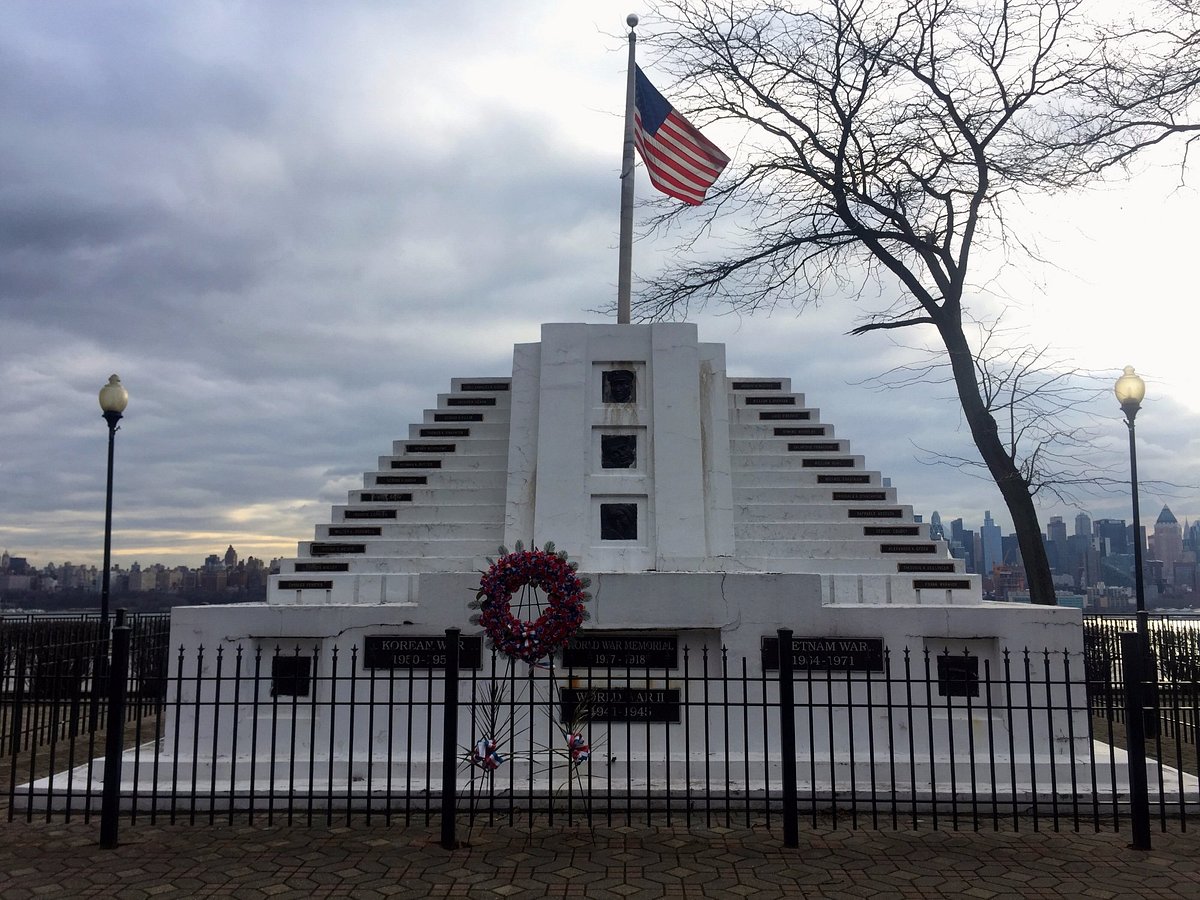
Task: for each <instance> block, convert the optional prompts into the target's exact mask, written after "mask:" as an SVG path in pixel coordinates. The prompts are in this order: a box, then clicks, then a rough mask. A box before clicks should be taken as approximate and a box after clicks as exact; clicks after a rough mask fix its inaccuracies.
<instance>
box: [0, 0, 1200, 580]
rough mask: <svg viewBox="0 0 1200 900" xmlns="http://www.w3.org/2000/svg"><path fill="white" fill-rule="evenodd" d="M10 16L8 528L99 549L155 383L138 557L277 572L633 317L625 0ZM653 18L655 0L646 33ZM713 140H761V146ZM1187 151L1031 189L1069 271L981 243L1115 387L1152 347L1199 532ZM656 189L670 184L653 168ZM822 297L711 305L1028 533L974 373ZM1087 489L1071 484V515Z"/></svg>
mask: <svg viewBox="0 0 1200 900" xmlns="http://www.w3.org/2000/svg"><path fill="white" fill-rule="evenodd" d="M447 10H449V11H450V13H451V14H450V15H446V12H447ZM434 11H436V12H437V15H433V14H432V13H433V12H434ZM6 12H8V13H9V15H8V16H7V21H6V28H5V31H4V34H3V35H0V53H3V55H4V58H5V59H6V61H7V66H8V68H7V70H6V71H7V73H8V77H9V81H10V83H11V85H12V86H13V88H14V89H13V90H10V91H7V92H3V96H2V98H0V116H2V117H3V121H4V123H5V126H6V127H5V133H6V143H5V146H4V148H3V149H2V150H0V154H2V161H3V162H4V163H5V165H6V167H7V171H8V172H9V173H10V176H9V178H8V179H7V185H8V187H7V188H6V191H7V193H6V197H7V198H8V199H9V202H8V203H7V204H5V207H4V212H3V213H0V217H2V218H3V221H4V226H5V227H3V228H0V266H2V267H3V269H2V270H3V271H4V272H5V279H4V284H5V287H4V289H3V290H0V376H3V379H4V383H5V385H6V386H7V390H6V391H4V392H0V420H3V421H4V423H5V433H6V440H5V441H4V442H2V443H0V548H3V547H7V548H8V549H9V551H10V552H12V553H13V554H15V555H23V556H26V557H30V558H35V559H44V560H50V559H60V560H62V559H71V560H73V561H77V562H79V563H82V562H86V561H94V562H95V563H98V562H99V560H100V556H101V548H102V540H103V509H104V475H105V471H104V464H105V457H104V454H105V441H106V430H105V426H104V423H103V420H102V419H101V418H100V414H99V408H98V406H97V403H96V392H97V391H98V390H99V388H100V387H101V385H103V384H104V383H105V381H106V380H107V378H108V376H109V375H110V374H111V373H114V372H115V373H117V374H119V375H120V376H121V378H122V380H123V382H124V383H125V385H126V387H127V388H128V389H129V392H130V404H129V408H128V409H127V411H126V414H125V419H124V420H123V421H122V423H121V430H120V431H119V433H118V434H117V438H116V461H115V494H114V507H113V559H114V561H117V562H120V563H122V564H123V565H128V564H129V563H131V562H132V561H133V560H134V559H139V558H140V559H143V560H145V559H155V560H165V561H174V560H178V561H181V562H182V561H186V560H188V559H194V558H197V557H199V558H203V556H204V555H206V554H207V553H208V552H211V547H212V546H213V545H215V544H218V543H220V544H221V545H222V546H224V544H225V543H228V542H232V543H234V544H235V545H236V546H238V547H244V548H245V552H246V553H249V554H252V555H255V556H259V557H261V558H267V559H269V558H272V557H277V556H289V555H292V554H294V552H295V545H296V543H297V542H298V541H301V540H306V539H309V538H311V536H312V530H313V525H314V523H316V522H318V521H322V520H323V519H324V518H326V517H327V513H328V509H329V507H331V506H333V505H335V504H338V503H341V502H343V501H344V499H345V497H346V493H347V491H349V490H351V489H353V488H354V487H357V486H359V484H360V482H361V474H362V472H363V471H365V470H368V469H370V468H372V466H373V461H374V459H375V458H376V457H377V456H379V455H381V454H383V453H386V452H387V449H388V447H389V445H390V442H391V441H392V440H393V439H396V438H402V437H404V436H406V434H407V426H408V424H409V423H410V422H414V421H418V420H419V419H420V418H421V410H422V409H424V408H425V407H429V406H433V405H435V398H436V395H437V393H438V392H444V391H445V390H447V389H448V386H449V383H450V379H451V378H452V377H455V376H474V375H481V376H495V375H507V374H508V373H509V372H510V370H511V359H512V346H513V344H515V343H519V342H528V341H535V340H537V339H538V326H539V323H541V322H545V321H589V322H597V321H603V320H604V319H605V318H606V315H604V314H601V313H597V312H595V310H602V309H604V308H605V307H606V305H608V304H609V303H611V301H612V299H613V298H614V297H615V284H616V274H617V273H616V269H617V264H616V258H617V253H616V235H617V227H618V222H617V210H618V193H619V192H618V182H619V168H620V148H621V127H622V125H621V104H622V98H623V96H624V70H625V41H624V37H623V31H624V27H623V23H624V20H625V15H626V13H628V12H629V10H628V9H627V8H626V6H624V5H620V4H616V3H614V2H608V0H604V2H599V3H595V4H588V5H586V8H583V7H581V6H580V5H563V4H554V3H551V2H549V0H546V2H533V0H523V2H521V3H519V4H513V5H505V6H503V8H497V7H495V6H494V5H489V4H484V3H481V2H478V3H477V2H455V3H453V4H450V5H449V6H447V5H445V4H443V5H439V6H437V7H434V6H432V5H431V6H430V12H431V15H428V16H421V15H414V14H413V12H412V10H411V9H399V8H395V7H394V6H392V5H389V4H380V3H371V2H355V3H350V4H345V5H339V6H338V7H337V8H329V7H326V6H324V5H317V4H311V5H310V4H282V3H269V2H266V3H262V4H255V5H253V6H249V7H238V8H236V10H230V9H229V8H227V7H223V6H222V5H220V4H210V3H206V2H197V3H194V4H179V5H176V4H170V5H164V4H149V3H148V4H145V5H139V4H137V3H130V4H129V5H128V13H127V14H122V15H115V14H114V13H113V11H112V8H111V7H109V6H107V5H105V4H101V3H97V2H91V0H80V2H77V3H72V4H70V5H64V4H42V3H13V4H11V5H10V6H9V7H7V8H6ZM654 29H655V22H654V20H653V17H652V16H644V17H643V22H642V25H641V26H640V28H639V30H640V32H641V33H643V34H645V35H652V34H653V33H654ZM643 62H644V64H645V66H646V67H647V69H648V71H650V70H653V68H654V60H653V59H652V58H651V57H650V56H647V57H646V58H645V59H644V60H643ZM656 85H657V86H658V87H659V88H660V89H661V90H663V91H664V92H665V93H666V94H667V95H670V92H671V91H670V89H671V84H670V82H669V80H663V81H662V83H661V84H660V83H659V82H658V81H656ZM706 133H708V132H707V131H706ZM711 136H712V137H713V139H714V140H715V141H716V142H717V143H718V144H719V145H720V146H722V147H724V148H726V149H727V150H728V151H730V155H732V156H733V157H734V163H735V164H736V163H737V162H738V160H739V159H744V158H745V153H746V150H745V148H743V147H742V145H741V135H740V134H738V133H736V132H731V131H729V130H728V127H727V126H723V125H721V124H717V125H716V126H714V128H713V130H712V132H711ZM80 147H87V148H88V153H86V154H80V153H79V152H78V148H80ZM1176 159H1177V157H1176V156H1175V155H1172V154H1171V153H1169V152H1167V151H1164V152H1163V153H1161V154H1159V155H1158V156H1157V157H1155V158H1154V159H1152V160H1150V161H1149V162H1148V163H1146V164H1144V165H1143V167H1142V168H1140V169H1139V170H1138V171H1137V172H1136V173H1134V174H1135V180H1134V181H1132V182H1130V183H1129V184H1127V185H1126V184H1112V185H1108V186H1106V187H1104V188H1103V189H1101V190H1097V191H1093V192H1091V193H1088V194H1081V195H1066V196H1060V197H1055V198H1046V197H1037V196H1031V197H1028V198H1024V205H1023V206H1017V207H1014V209H1013V210H1012V211H1011V215H1012V218H1011V220H1010V224H1011V225H1012V226H1013V228H1014V229H1016V230H1017V232H1018V233H1020V234H1021V238H1022V240H1023V241H1027V242H1030V243H1032V244H1033V245H1034V246H1035V248H1036V249H1037V251H1038V252H1040V253H1041V254H1042V255H1043V256H1044V257H1045V258H1046V259H1047V260H1048V262H1046V263H1044V264H1043V263H1038V262H1035V261H1033V260H1032V259H1031V258H1029V257H1027V256H1025V255H1023V254H1019V253H1017V252H1016V248H1015V247H1013V248H1010V249H1011V250H1012V251H1013V253H1012V257H1013V258H1010V256H1009V254H1008V253H1007V252H1006V251H1004V250H1003V249H1002V248H999V249H997V248H992V249H990V250H989V249H987V248H983V247H981V248H980V250H981V252H980V254H979V255H978V256H977V265H978V268H977V270H976V277H975V283H976V285H977V287H976V288H975V289H974V291H973V297H972V302H973V303H974V304H975V306H976V309H977V311H978V312H979V314H980V315H985V316H987V315H992V314H994V313H996V312H997V311H999V310H1001V309H1003V310H1004V311H1005V324H1006V325H1011V326H1013V327H1017V328H1021V327H1024V328H1027V329H1028V331H1027V334H1028V339H1029V340H1030V341H1031V342H1033V343H1035V344H1039V345H1041V344H1047V345H1049V346H1050V347H1051V350H1052V352H1051V354H1050V356H1051V357H1053V358H1060V357H1061V358H1064V359H1066V360H1068V361H1069V364H1070V365H1072V366H1075V367H1078V368H1080V369H1083V370H1086V371H1088V372H1090V373H1093V374H1094V375H1095V379H1096V380H1095V383H1096V384H1099V385H1100V386H1101V387H1103V386H1105V385H1111V383H1112V382H1113V381H1115V379H1116V377H1117V376H1118V375H1119V374H1120V371H1121V367H1122V366H1124V365H1126V364H1132V365H1134V366H1136V367H1137V369H1138V371H1139V372H1141V373H1142V374H1143V375H1144V377H1145V378H1146V380H1147V384H1148V396H1147V400H1146V403H1145V407H1144V410H1143V412H1142V413H1141V415H1140V416H1139V418H1138V436H1139V468H1140V474H1141V477H1142V479H1143V492H1142V498H1141V502H1142V506H1143V509H1145V510H1146V511H1147V515H1149V511H1150V510H1152V509H1153V510H1157V509H1159V508H1160V507H1161V505H1162V504H1163V503H1167V504H1169V505H1170V506H1171V507H1172V509H1173V510H1175V512H1176V514H1177V515H1178V516H1179V517H1180V520H1181V521H1182V520H1183V519H1185V518H1187V519H1189V520H1194V519H1195V518H1197V517H1200V503H1196V502H1195V498H1200V490H1197V489H1196V488H1195V487H1194V486H1195V485H1198V484H1200V454H1197V453H1196V452H1195V447H1196V441H1197V436H1198V435H1200V427H1198V425H1200V396H1197V395H1196V394H1195V392H1194V391H1192V390H1191V381H1192V379H1191V376H1190V370H1189V366H1188V362H1189V361H1190V355H1189V353H1188V350H1189V349H1190V347H1189V343H1188V336H1189V330H1188V329H1186V328H1181V327H1177V318H1178V316H1179V313H1178V312H1177V310H1178V309H1181V308H1186V304H1181V303H1180V300H1181V298H1184V297H1186V296H1188V295H1190V290H1191V289H1190V287H1189V286H1190V283H1191V273H1190V267H1189V266H1188V262H1189V260H1190V258H1191V252H1192V251H1191V248H1190V243H1189V242H1190V233H1191V228H1190V222H1189V219H1187V218H1185V216H1187V215H1188V213H1189V212H1190V209H1191V208H1192V206H1194V201H1195V194H1194V191H1193V190H1192V188H1191V187H1190V186H1189V185H1188V184H1187V178H1186V175H1181V173H1180V172H1179V170H1178V169H1176V168H1175V166H1174V163H1175V162H1176ZM1181 178H1182V181H1183V183H1182V184H1181V183H1180V181H1181ZM637 185H638V186H637V192H638V196H639V198H641V199H642V200H648V199H650V198H651V196H652V195H651V192H650V188H649V186H648V183H647V181H646V179H645V176H644V173H642V172H641V171H640V166H639V174H638V175H637ZM649 215H650V213H649V212H647V211H644V210H642V211H639V212H638V214H637V218H638V221H639V223H641V225H642V226H643V229H644V227H645V225H646V223H647V222H648V218H649ZM716 237H717V238H718V239H719V236H716ZM673 252H674V246H673V243H672V240H671V237H670V235H660V236H647V237H645V238H643V239H640V240H639V241H637V243H636V246H635V251H634V270H635V282H637V281H639V280H644V279H648V278H652V277H653V276H654V275H655V274H656V272H658V271H659V270H660V269H661V262H662V260H663V259H664V258H665V257H667V256H668V255H669V254H671V253H673ZM695 252H703V251H702V248H699V249H697V250H696V251H695ZM1146 260H1153V261H1154V264H1153V265H1152V266H1151V265H1147V264H1146V263H1145V261H1146ZM876 289H877V290H879V291H880V292H885V293H886V292H887V291H888V290H890V289H889V288H888V287H887V286H886V285H885V286H880V287H878V288H874V287H871V288H869V289H868V290H871V291H874V290H876ZM635 290H636V283H635ZM821 300H822V303H821V305H820V306H819V307H818V308H812V309H808V310H806V311H805V312H804V314H803V315H801V316H799V317H796V316H795V315H793V314H792V311H791V310H790V309H789V308H781V309H780V310H779V311H777V312H776V314H775V315H773V316H770V317H766V316H762V317H755V318H745V319H743V318H738V317H736V316H732V315H717V314H715V313H714V312H712V311H697V312H696V313H695V314H694V315H693V316H692V317H691V318H692V320H693V321H696V322H697V324H698V326H699V329H700V337H701V339H702V340H705V341H712V342H723V343H725V344H726V345H727V359H728V364H729V371H730V373H731V374H733V375H738V376H742V375H758V376H771V377H774V376H783V377H789V378H791V379H792V381H793V384H794V385H795V386H796V388H797V389H798V390H800V391H804V392H805V393H806V394H807V395H808V396H809V398H810V400H811V402H812V403H813V405H815V406H817V407H819V408H821V409H822V411H823V413H824V415H825V418H826V419H827V420H828V421H829V422H831V423H833V424H834V426H835V427H836V429H837V434H838V436H839V437H842V438H846V439H848V440H850V442H851V446H852V447H853V448H854V450H855V452H858V453H862V454H864V455H865V456H866V459H867V465H868V467H869V468H872V469H878V470H879V471H881V472H882V473H883V475H884V476H885V477H889V478H891V479H892V481H893V483H894V484H895V486H896V487H897V489H898V492H899V501H900V502H901V503H905V504H910V505H912V506H914V508H915V509H916V510H917V511H918V512H919V513H921V514H923V515H925V516H928V515H929V514H931V513H932V511H933V510H942V511H945V512H947V513H949V512H953V513H954V514H955V515H956V516H962V517H963V518H965V519H967V520H969V521H972V522H975V523H977V524H978V523H979V522H981V521H982V519H983V513H984V511H985V510H991V513H992V515H993V517H994V518H995V519H996V521H997V523H999V524H1000V526H1001V527H1002V528H1003V529H1005V531H1006V532H1007V530H1008V529H1009V528H1010V523H1009V522H1008V517H1007V512H1006V511H1005V510H1004V506H1003V503H1002V502H1001V500H1000V498H999V495H998V492H997V491H996V489H995V487H994V485H992V484H991V483H990V482H988V481H987V480H986V478H983V479H980V478H973V477H971V476H970V475H969V474H967V473H964V472H962V471H958V470H955V469H952V468H947V467H944V466H933V465H929V464H928V463H929V462H930V460H931V458H934V457H938V456H941V457H945V458H955V457H972V456H974V453H975V451H974V449H973V447H972V446H971V443H970V439H969V435H968V433H967V430H966V428H965V426H964V425H963V423H962V422H961V414H960V412H959V410H958V407H957V404H956V402H955V401H954V399H953V397H952V392H951V391H950V390H949V389H948V388H947V387H946V386H945V385H937V384H928V383H926V384H921V385H918V386H915V387H910V388H905V389H896V390H879V389H878V385H876V384H874V383H873V382H872V380H871V379H873V378H875V377H876V376H879V375H881V374H882V373H884V372H886V371H887V370H889V369H891V368H893V367H896V366H900V365H903V364H905V363H909V362H912V361H914V360H919V359H920V358H921V356H920V354H919V352H917V350H914V349H913V348H910V347H907V346H902V345H900V344H898V343H895V342H894V341H893V338H892V337H889V336H887V335H879V334H876V335H873V336H866V337H860V338H852V337H848V336H846V333H847V332H848V331H850V330H851V328H853V326H854V324H855V322H856V320H855V314H856V308H855V306H854V302H853V301H854V297H853V295H843V294H839V293H837V292H836V291H832V290H831V292H830V293H829V295H828V296H824V297H822V298H821ZM1130 309H1133V310H1134V311H1135V312H1136V315H1132V314H1131V313H1130ZM921 339H922V338H921V335H920V334H919V333H914V334H913V335H912V336H911V341H913V342H914V343H918V342H919V341H920V340H921ZM1101 393H1102V394H1103V391H1102V392H1101ZM1089 409H1090V410H1091V411H1093V412H1094V415H1095V416H1096V435H1095V438H1094V439H1093V440H1091V441H1089V445H1088V447H1087V454H1086V460H1085V462H1086V464H1087V465H1089V466H1094V467H1096V468H1099V467H1102V466H1109V467H1110V468H1111V471H1112V472H1113V473H1114V476H1115V477H1117V478H1121V477H1127V473H1128V459H1127V452H1128V451H1127V443H1126V441H1127V433H1126V430H1125V426H1124V424H1123V421H1122V419H1121V415H1120V411H1119V409H1118V408H1117V405H1116V402H1115V400H1114V399H1113V398H1112V396H1111V394H1107V395H1106V396H1098V397H1097V398H1096V399H1095V400H1094V401H1092V404H1091V406H1090V407H1089ZM1163 482H1169V483H1173V484H1175V485H1180V486H1183V487H1182V488H1181V489H1179V490H1175V491H1173V492H1164V491H1161V490H1160V489H1159V488H1158V487H1156V483H1163ZM1188 486H1193V487H1188ZM1129 503H1130V500H1129V495H1128V491H1127V490H1125V491H1121V490H1119V489H1117V490H1114V491H1113V492H1112V493H1110V494H1108V495H1103V496H1098V497H1096V498H1094V499H1093V498H1090V497H1089V498H1085V499H1084V500H1082V501H1081V507H1082V508H1085V509H1088V510H1089V511H1090V512H1091V514H1092V515H1093V516H1094V517H1100V518H1103V517H1115V518H1129V517H1130V515H1131V513H1130V510H1129ZM1075 508H1076V507H1067V506H1063V505H1059V504H1057V503H1052V502H1050V501H1049V500H1046V501H1044V502H1043V504H1042V521H1041V524H1042V527H1043V529H1044V528H1045V526H1046V522H1047V520H1048V519H1049V516H1050V515H1052V514H1064V515H1068V516H1069V515H1073V511H1074V509H1075Z"/></svg>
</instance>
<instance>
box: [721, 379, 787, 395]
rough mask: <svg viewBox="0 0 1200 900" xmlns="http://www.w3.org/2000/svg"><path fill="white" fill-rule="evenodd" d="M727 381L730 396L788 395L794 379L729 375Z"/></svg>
mask: <svg viewBox="0 0 1200 900" xmlns="http://www.w3.org/2000/svg"><path fill="white" fill-rule="evenodd" d="M725 380H726V383H727V384H728V387H729V392H730V394H770V393H776V392H781V393H785V394H787V393H790V392H791V390H792V379H790V378H784V377H782V376H776V375H767V376H759V375H736V376H735V375H727V376H726V377H725Z"/></svg>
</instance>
